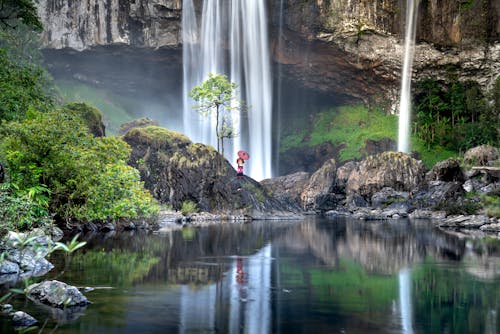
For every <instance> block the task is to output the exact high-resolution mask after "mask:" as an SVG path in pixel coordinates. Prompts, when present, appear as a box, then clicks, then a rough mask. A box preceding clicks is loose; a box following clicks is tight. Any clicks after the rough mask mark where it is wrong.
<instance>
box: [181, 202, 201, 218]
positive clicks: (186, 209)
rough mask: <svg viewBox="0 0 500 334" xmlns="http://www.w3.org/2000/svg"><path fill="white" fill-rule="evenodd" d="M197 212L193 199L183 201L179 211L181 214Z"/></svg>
mask: <svg viewBox="0 0 500 334" xmlns="http://www.w3.org/2000/svg"><path fill="white" fill-rule="evenodd" d="M195 212H198V206H197V205H196V203H195V202H193V201H184V202H182V206H181V213H182V215H183V216H187V215H189V214H192V213H195Z"/></svg>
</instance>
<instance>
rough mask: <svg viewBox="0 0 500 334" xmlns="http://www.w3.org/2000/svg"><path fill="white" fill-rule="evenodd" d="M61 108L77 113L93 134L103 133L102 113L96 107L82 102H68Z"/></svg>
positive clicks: (100, 134) (101, 134)
mask: <svg viewBox="0 0 500 334" xmlns="http://www.w3.org/2000/svg"><path fill="white" fill-rule="evenodd" d="M63 109H64V110H65V111H69V112H75V114H77V115H79V116H80V117H81V118H82V119H83V121H84V122H85V125H86V126H87V128H89V130H90V132H91V133H92V134H93V135H94V136H104V135H105V131H104V127H103V124H102V114H101V112H100V111H99V110H98V109H96V108H94V107H92V106H90V105H88V104H86V103H82V102H72V103H68V104H66V105H64V106H63Z"/></svg>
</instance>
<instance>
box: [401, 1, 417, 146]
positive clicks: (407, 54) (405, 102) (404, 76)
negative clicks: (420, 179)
mask: <svg viewBox="0 0 500 334" xmlns="http://www.w3.org/2000/svg"><path fill="white" fill-rule="evenodd" d="M418 2H419V0H407V1H406V27H405V30H406V33H405V50H404V59H403V70H402V73H401V96H400V101H399V132H398V151H400V152H406V153H408V152H409V151H410V114H411V71H412V66H413V55H414V53H415V35H416V21H417V13H418Z"/></svg>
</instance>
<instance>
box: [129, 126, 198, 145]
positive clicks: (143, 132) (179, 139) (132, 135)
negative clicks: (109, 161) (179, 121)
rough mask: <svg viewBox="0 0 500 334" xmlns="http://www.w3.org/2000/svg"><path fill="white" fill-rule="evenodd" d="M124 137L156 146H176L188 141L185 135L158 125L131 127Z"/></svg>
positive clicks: (185, 143)
mask: <svg viewBox="0 0 500 334" xmlns="http://www.w3.org/2000/svg"><path fill="white" fill-rule="evenodd" d="M125 137H127V138H128V139H132V140H135V141H137V142H139V143H142V144H147V145H151V146H154V147H158V148H160V147H177V146H182V145H187V144H189V143H190V140H189V138H188V137H186V136H185V135H183V134H181V133H179V132H175V131H171V130H168V129H165V128H162V127H159V126H147V127H144V128H133V129H131V130H130V131H128V132H127V133H126V134H125Z"/></svg>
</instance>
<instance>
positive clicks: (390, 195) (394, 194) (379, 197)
mask: <svg viewBox="0 0 500 334" xmlns="http://www.w3.org/2000/svg"><path fill="white" fill-rule="evenodd" d="M408 196H409V194H408V192H406V191H396V190H394V189H392V188H390V187H385V188H382V189H381V190H380V191H378V192H376V193H375V194H373V196H372V197H371V205H372V206H373V207H375V208H383V207H387V206H389V205H391V204H397V203H401V202H405V201H406V200H407V199H408Z"/></svg>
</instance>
